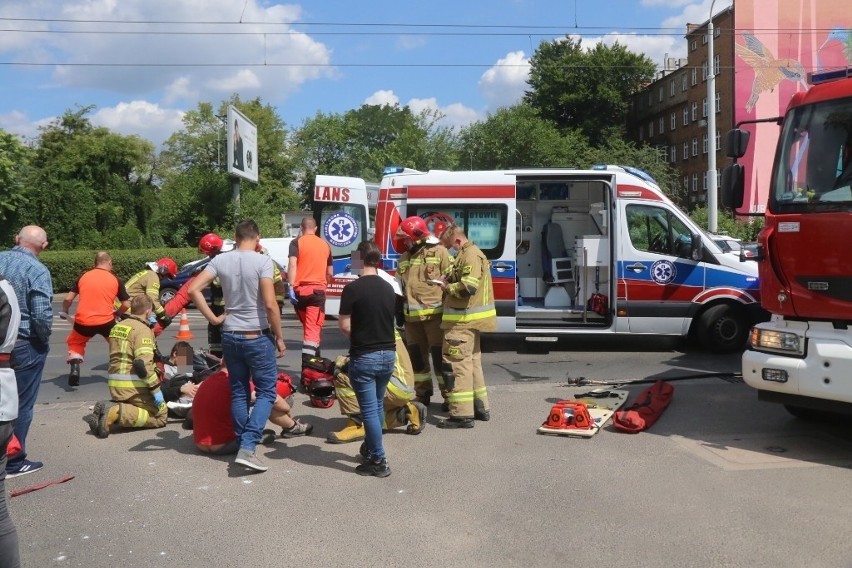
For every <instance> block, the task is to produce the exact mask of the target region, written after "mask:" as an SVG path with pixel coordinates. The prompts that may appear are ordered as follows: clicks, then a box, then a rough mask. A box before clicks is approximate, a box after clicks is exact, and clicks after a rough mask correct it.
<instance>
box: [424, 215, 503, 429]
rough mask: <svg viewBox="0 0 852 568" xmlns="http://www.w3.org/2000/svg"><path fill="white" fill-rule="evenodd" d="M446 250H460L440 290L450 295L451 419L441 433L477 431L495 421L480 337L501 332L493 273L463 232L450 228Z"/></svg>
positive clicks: (446, 348)
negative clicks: (484, 423) (480, 425)
mask: <svg viewBox="0 0 852 568" xmlns="http://www.w3.org/2000/svg"><path fill="white" fill-rule="evenodd" d="M441 240H442V242H444V244H449V245H450V246H451V247H453V248H456V249H458V253H457V254H456V258H455V261H454V262H453V266H452V267H451V268H450V271H449V273H448V274H447V275H446V276H445V278H444V281H443V282H442V283H441V284H440V286H441V288H443V289H444V290H445V291H446V293H447V295H446V299H445V301H444V315H443V317H442V320H441V329H443V330H444V343H443V347H442V358H443V362H442V368H441V372H442V373H443V375H444V387H445V388H446V389H447V398H448V401H449V413H450V418H449V419H447V420H443V421H441V422H439V423H438V427H439V428H473V425H474V419H477V420H484V421H487V420H489V419H490V418H491V412H490V406H489V404H488V393H487V391H486V388H485V376H484V374H483V372H482V351H481V350H480V346H479V334H480V333H481V332H483V331H494V330H496V329H497V311H496V310H495V308H494V290H493V288H492V285H491V267H490V263H489V262H488V259H487V258H486V257H485V254H483V252H482V251H481V250H480V249H479V247H477V246H476V245H475V244H474V243H473V241H469V240H468V239H467V236H466V235H465V233H464V231H463V230H462V229H461V227H457V226H452V225H451V226H450V227H448V228H447V229H446V230H445V231H444V234H443V235H441Z"/></svg>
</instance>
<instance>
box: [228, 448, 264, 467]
mask: <svg viewBox="0 0 852 568" xmlns="http://www.w3.org/2000/svg"><path fill="white" fill-rule="evenodd" d="M234 463H236V464H239V465H242V466H245V467H247V468H249V469H253V470H255V471H258V472H264V471H266V470H267V469H269V468H268V467H267V466H265V465H263V463H262V462H261V461H260V460H259V459H257V454H256V453H254V452H250V451H248V450H244V449H242V448H240V451H239V452H237V457H236V459H234Z"/></svg>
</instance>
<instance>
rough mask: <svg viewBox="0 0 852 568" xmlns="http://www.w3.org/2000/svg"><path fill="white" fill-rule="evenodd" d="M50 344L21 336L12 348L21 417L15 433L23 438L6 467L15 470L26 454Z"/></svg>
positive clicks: (16, 421)
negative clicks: (17, 452)
mask: <svg viewBox="0 0 852 568" xmlns="http://www.w3.org/2000/svg"><path fill="white" fill-rule="evenodd" d="M49 350H50V345H45V344H43V343H41V342H39V341H31V340H29V339H18V341H17V342H16V343H15V349H14V350H13V351H12V359H11V361H10V363H11V364H12V368H13V369H15V378H16V379H17V382H18V418H17V419H16V420H15V436H17V437H18V440H20V442H21V453H19V454H18V455H16V456H15V458H14V459H11V460H9V462H8V463H7V464H6V471H7V472H10V471H15V470H17V469H18V468H19V467H21V464H22V463H23V462H24V459H25V458H26V457H27V433H28V432H29V431H30V424H32V422H33V410H34V408H35V403H36V399H37V398H38V389H39V388H40V387H41V373H42V371H44V364H45V362H46V361H47V352H48V351H49Z"/></svg>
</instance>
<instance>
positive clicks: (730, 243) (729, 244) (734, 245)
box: [710, 235, 742, 256]
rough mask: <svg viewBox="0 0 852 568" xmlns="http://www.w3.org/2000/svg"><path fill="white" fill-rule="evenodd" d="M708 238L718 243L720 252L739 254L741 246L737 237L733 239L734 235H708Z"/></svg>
mask: <svg viewBox="0 0 852 568" xmlns="http://www.w3.org/2000/svg"><path fill="white" fill-rule="evenodd" d="M710 238H712V239H713V242H714V243H716V244H717V245H719V248H720V249H722V252H732V253H734V254H735V255H737V256H739V254H740V249H741V248H742V244H741V243H740V240H739V239H735V238H734V237H729V236H727V235H710Z"/></svg>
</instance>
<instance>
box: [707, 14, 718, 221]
mask: <svg viewBox="0 0 852 568" xmlns="http://www.w3.org/2000/svg"><path fill="white" fill-rule="evenodd" d="M714 4H716V0H713V2H711V3H710V21H709V22H707V109H708V116H707V152H708V154H707V229H708V230H709V231H710V232H711V233H715V232H716V231H718V230H719V221H718V208H719V205H718V198H717V193H718V191H717V189H718V180H717V179H716V73H715V71H716V70H715V67H716V66H715V65H714V61H713V5H714Z"/></svg>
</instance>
